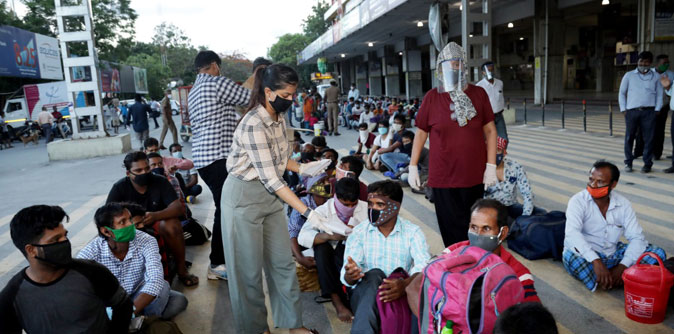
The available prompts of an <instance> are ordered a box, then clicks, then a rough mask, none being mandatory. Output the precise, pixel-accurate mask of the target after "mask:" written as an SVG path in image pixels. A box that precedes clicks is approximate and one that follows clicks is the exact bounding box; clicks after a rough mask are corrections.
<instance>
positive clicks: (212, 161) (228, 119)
mask: <svg viewBox="0 0 674 334" xmlns="http://www.w3.org/2000/svg"><path fill="white" fill-rule="evenodd" d="M221 63H222V60H221V59H220V56H218V54H217V53H215V52H213V51H210V50H209V51H200V52H199V53H198V54H197V56H196V58H195V59H194V67H195V69H196V70H197V72H198V74H197V78H196V80H195V81H194V85H193V86H192V89H191V90H190V93H189V95H188V97H187V102H188V105H189V107H190V124H191V126H192V160H194V167H195V168H197V171H198V172H199V176H200V177H201V179H202V180H204V182H206V185H208V188H209V189H210V190H211V193H212V194H213V201H214V202H215V215H214V217H213V237H212V238H211V255H210V260H211V265H210V267H209V268H208V276H207V277H208V279H210V280H217V279H221V280H226V279H227V270H226V268H225V252H224V250H223V247H222V232H221V231H222V230H221V228H220V219H221V217H220V195H221V193H222V185H223V184H224V183H225V180H226V179H227V156H228V155H229V152H230V149H231V146H232V136H233V135H234V130H235V129H236V124H237V122H238V120H239V116H238V115H237V114H236V109H235V107H237V106H242V105H247V104H248V102H249V100H250V90H249V89H247V88H244V87H242V86H239V85H237V84H236V83H235V82H234V81H232V80H230V79H228V78H225V77H224V76H221V75H220V64H221ZM256 63H259V61H258V60H257V59H256ZM246 109H247V108H246Z"/></svg>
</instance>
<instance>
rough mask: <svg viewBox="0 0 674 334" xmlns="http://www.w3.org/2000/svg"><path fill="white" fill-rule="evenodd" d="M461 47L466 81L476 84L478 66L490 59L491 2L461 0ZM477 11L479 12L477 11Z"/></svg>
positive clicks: (487, 0) (484, 0)
mask: <svg viewBox="0 0 674 334" xmlns="http://www.w3.org/2000/svg"><path fill="white" fill-rule="evenodd" d="M461 6H462V7H463V10H462V11H461V35H462V36H461V37H462V40H461V45H462V46H463V48H464V50H466V57H467V59H466V67H467V70H468V81H469V82H477V81H478V80H479V76H480V65H482V64H483V63H484V62H485V61H487V60H489V59H491V49H492V38H491V13H492V8H491V7H492V0H481V1H475V2H474V3H473V5H471V2H470V1H468V0H461ZM477 9H479V11H478V10H477Z"/></svg>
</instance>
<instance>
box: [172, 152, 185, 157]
mask: <svg viewBox="0 0 674 334" xmlns="http://www.w3.org/2000/svg"><path fill="white" fill-rule="evenodd" d="M171 155H172V156H173V157H174V158H178V159H184V158H183V152H181V151H177V152H173V153H171Z"/></svg>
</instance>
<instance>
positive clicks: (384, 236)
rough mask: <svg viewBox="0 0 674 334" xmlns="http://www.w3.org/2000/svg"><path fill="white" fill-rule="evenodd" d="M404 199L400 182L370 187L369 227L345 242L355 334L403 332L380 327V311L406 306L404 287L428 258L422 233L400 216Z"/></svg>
mask: <svg viewBox="0 0 674 334" xmlns="http://www.w3.org/2000/svg"><path fill="white" fill-rule="evenodd" d="M402 200H403V190H402V188H401V187H400V185H399V184H398V183H396V182H393V181H390V180H389V181H379V182H375V183H372V184H370V185H369V186H368V223H362V224H360V225H358V226H356V227H355V228H354V229H353V232H351V235H350V236H349V238H348V239H346V248H345V250H344V260H345V262H344V266H343V267H342V270H341V273H340V278H341V281H342V284H344V285H346V286H347V287H348V288H349V295H350V297H351V309H352V310H353V314H354V319H353V325H352V327H351V333H379V332H380V329H381V332H382V333H393V332H395V333H405V332H404V331H403V330H402V329H400V328H398V329H397V331H386V330H384V328H380V321H379V316H378V315H379V314H380V313H381V312H382V308H386V309H391V308H390V307H387V306H386V305H387V304H389V303H398V302H400V301H401V300H402V301H403V303H404V302H405V300H404V298H403V297H404V296H405V287H406V286H407V285H408V284H409V283H410V282H411V281H412V280H413V279H414V278H415V277H418V276H419V275H418V274H419V272H421V270H422V269H423V268H424V267H425V266H426V263H427V262H428V260H429V259H430V254H429V253H428V244H427V243H426V238H425V237H424V233H423V232H422V231H421V229H420V228H419V227H418V226H416V225H414V224H412V223H410V222H409V221H407V220H405V219H403V218H401V217H400V216H399V215H398V213H399V212H400V206H401V204H402ZM408 274H409V275H411V276H408ZM404 306H405V307H406V305H404ZM396 315H397V316H400V317H403V316H404V315H402V314H396ZM407 319H410V318H407ZM407 324H408V325H409V322H407ZM385 325H389V324H388V323H387V322H386V321H384V320H382V321H381V326H385ZM412 326H414V324H413V325H412Z"/></svg>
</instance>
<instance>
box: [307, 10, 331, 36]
mask: <svg viewBox="0 0 674 334" xmlns="http://www.w3.org/2000/svg"><path fill="white" fill-rule="evenodd" d="M328 9H330V5H329V4H328V3H327V2H326V1H324V0H320V1H318V3H317V4H315V5H313V6H311V14H310V15H309V16H307V18H306V19H304V21H302V22H303V23H302V29H303V30H304V35H305V36H306V37H307V38H308V39H309V41H313V40H315V39H316V38H318V37H320V36H321V35H323V33H325V32H326V31H328V28H329V27H330V23H329V22H327V21H325V19H324V18H323V17H324V16H325V12H327V11H328Z"/></svg>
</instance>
